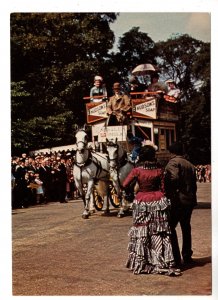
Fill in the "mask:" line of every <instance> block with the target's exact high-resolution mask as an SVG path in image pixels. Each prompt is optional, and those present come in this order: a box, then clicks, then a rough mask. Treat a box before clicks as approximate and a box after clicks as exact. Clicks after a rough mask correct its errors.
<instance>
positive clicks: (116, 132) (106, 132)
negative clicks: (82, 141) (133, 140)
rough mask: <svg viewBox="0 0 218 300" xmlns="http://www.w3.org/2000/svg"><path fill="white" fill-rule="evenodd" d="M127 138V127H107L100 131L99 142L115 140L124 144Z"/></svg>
mask: <svg viewBox="0 0 218 300" xmlns="http://www.w3.org/2000/svg"><path fill="white" fill-rule="evenodd" d="M126 137H127V125H123V126H107V127H102V128H101V130H100V131H99V135H98V142H106V139H108V140H113V141H114V140H115V139H116V138H117V141H119V142H124V141H126Z"/></svg>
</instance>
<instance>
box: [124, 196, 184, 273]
mask: <svg viewBox="0 0 218 300" xmlns="http://www.w3.org/2000/svg"><path fill="white" fill-rule="evenodd" d="M169 209H170V200H168V199H167V198H165V197H163V198H161V199H160V200H157V201H151V202H143V201H139V200H136V199H135V200H134V202H133V226H132V227H131V228H130V230H129V233H128V235H129V237H130V241H129V244H128V251H129V257H128V260H127V263H126V267H127V268H129V269H130V270H132V271H133V273H134V274H141V273H147V274H150V273H152V274H154V273H156V274H166V275H170V276H175V275H180V270H178V269H175V262H174V257H173V252H172V245H171V240H170V234H171V231H170V226H169Z"/></svg>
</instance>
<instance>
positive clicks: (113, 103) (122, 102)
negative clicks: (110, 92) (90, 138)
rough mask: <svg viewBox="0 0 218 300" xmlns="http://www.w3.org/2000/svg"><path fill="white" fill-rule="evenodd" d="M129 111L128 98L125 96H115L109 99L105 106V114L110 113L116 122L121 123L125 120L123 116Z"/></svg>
mask: <svg viewBox="0 0 218 300" xmlns="http://www.w3.org/2000/svg"><path fill="white" fill-rule="evenodd" d="M130 109H131V104H130V98H129V97H128V96H127V95H125V94H124V95H119V96H118V97H117V96H116V95H114V96H112V97H110V99H109V101H108V104H107V113H108V114H109V115H110V114H111V113H112V112H113V113H114V114H115V115H116V117H117V120H118V121H119V122H122V121H123V120H124V119H125V114H126V113H127V112H128V111H129V110H130Z"/></svg>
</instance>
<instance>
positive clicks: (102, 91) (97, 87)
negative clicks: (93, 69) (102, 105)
mask: <svg viewBox="0 0 218 300" xmlns="http://www.w3.org/2000/svg"><path fill="white" fill-rule="evenodd" d="M95 96H97V97H96V98H95ZM99 96H102V97H99ZM106 99H107V89H106V87H105V85H104V84H103V78H102V77H101V76H95V78H94V86H93V87H92V88H91V90H90V101H91V102H101V101H105V100H106Z"/></svg>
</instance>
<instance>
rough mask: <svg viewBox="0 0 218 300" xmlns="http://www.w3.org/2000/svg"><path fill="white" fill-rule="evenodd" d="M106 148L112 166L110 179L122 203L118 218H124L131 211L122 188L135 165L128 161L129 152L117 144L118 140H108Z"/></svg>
mask: <svg viewBox="0 0 218 300" xmlns="http://www.w3.org/2000/svg"><path fill="white" fill-rule="evenodd" d="M106 146H107V153H108V159H109V165H110V177H111V179H112V182H113V185H114V188H115V190H116V192H117V195H118V197H119V199H120V201H121V203H120V204H121V208H120V211H119V212H118V217H123V216H124V212H125V211H126V210H128V209H129V204H128V202H127V201H126V199H125V197H123V195H122V190H121V186H122V184H123V181H124V179H125V178H126V177H127V175H128V174H129V172H130V171H131V170H132V169H133V168H134V164H133V163H131V162H130V161H128V159H127V152H126V151H125V150H124V148H123V147H122V145H121V144H119V143H118V142H117V139H116V140H115V141H113V140H110V141H109V140H106Z"/></svg>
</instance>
